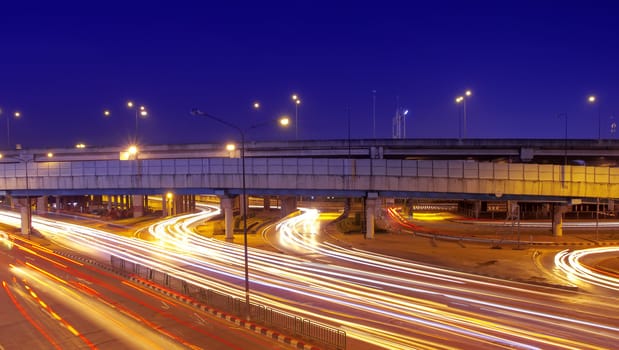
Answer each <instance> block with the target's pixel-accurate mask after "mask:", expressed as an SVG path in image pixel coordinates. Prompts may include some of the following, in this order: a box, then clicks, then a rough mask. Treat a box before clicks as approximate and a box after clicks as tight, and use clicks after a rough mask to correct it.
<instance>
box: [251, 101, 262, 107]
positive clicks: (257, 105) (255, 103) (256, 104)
mask: <svg viewBox="0 0 619 350" xmlns="http://www.w3.org/2000/svg"><path fill="white" fill-rule="evenodd" d="M253 106H254V109H260V102H258V101H256V102H254V104H253Z"/></svg>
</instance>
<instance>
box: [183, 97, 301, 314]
mask: <svg viewBox="0 0 619 350" xmlns="http://www.w3.org/2000/svg"><path fill="white" fill-rule="evenodd" d="M258 107H259V105H258ZM191 114H192V115H195V116H201V117H207V118H209V119H212V120H214V121H216V122H218V123H220V124H223V125H225V126H227V127H229V128H232V129H234V130H236V131H237V132H238V133H239V135H240V136H241V152H240V153H241V187H242V189H241V194H242V196H243V199H242V203H241V205H242V208H243V257H244V268H245V305H246V310H245V312H246V315H245V316H246V317H247V319H249V318H250V316H251V313H250V306H249V254H248V249H247V209H248V208H247V186H246V183H245V131H246V130H249V129H255V128H257V127H260V126H264V125H268V122H267V123H261V124H256V125H251V126H250V127H249V128H247V129H242V128H241V127H239V126H237V125H236V124H233V123H231V122H229V121H227V120H224V119H221V118H219V117H216V116H214V115H212V114H209V113H206V112H202V111H200V110H199V109H197V108H194V109H193V110H191ZM289 123H290V121H289V119H288V118H287V117H282V118H281V119H280V120H279V124H280V125H282V126H288V125H289ZM227 147H229V146H227ZM228 149H229V148H228Z"/></svg>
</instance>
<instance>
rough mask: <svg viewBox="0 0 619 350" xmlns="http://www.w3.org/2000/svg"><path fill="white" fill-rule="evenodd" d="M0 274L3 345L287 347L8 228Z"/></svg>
mask: <svg viewBox="0 0 619 350" xmlns="http://www.w3.org/2000/svg"><path fill="white" fill-rule="evenodd" d="M0 279H1V282H2V288H3V292H2V293H1V297H0V304H1V305H2V313H1V315H2V318H1V319H0V325H1V328H0V346H1V347H2V348H3V349H24V348H28V349H77V348H91V349H95V348H96V349H119V348H122V349H186V348H190V349H202V348H204V349H206V348H208V349H247V348H252V349H278V348H285V346H282V345H281V344H278V343H276V342H275V341H272V340H270V339H267V338H264V337H260V336H257V335H255V334H253V333H251V332H249V331H247V330H245V329H242V328H239V327H236V326H234V325H232V324H230V323H229V322H227V321H224V320H221V319H218V318H214V317H212V316H211V315H209V314H207V313H204V312H202V311H199V310H197V309H195V308H192V307H189V306H188V305H186V304H184V303H182V302H179V301H176V300H175V299H171V298H167V297H164V296H162V295H160V294H158V293H155V292H153V291H151V290H149V289H146V288H143V287H140V286H139V285H136V284H133V283H129V282H128V281H126V280H125V279H124V278H121V277H120V276H118V275H116V274H113V273H110V272H109V271H107V270H105V269H100V268H98V267H96V266H91V265H89V264H84V263H82V262H80V261H76V260H73V259H71V258H67V257H65V256H61V255H57V254H55V253H53V252H52V251H50V250H49V249H48V248H47V247H43V246H40V245H37V244H31V243H30V242H27V241H25V240H22V239H20V238H19V237H16V236H11V237H9V236H8V235H7V234H5V233H2V234H0ZM9 334H15V335H16V336H15V337H11V336H9Z"/></svg>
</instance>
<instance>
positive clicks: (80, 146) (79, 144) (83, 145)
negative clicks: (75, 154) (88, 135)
mask: <svg viewBox="0 0 619 350" xmlns="http://www.w3.org/2000/svg"><path fill="white" fill-rule="evenodd" d="M75 148H86V145H85V144H83V143H78V144H77V145H75Z"/></svg>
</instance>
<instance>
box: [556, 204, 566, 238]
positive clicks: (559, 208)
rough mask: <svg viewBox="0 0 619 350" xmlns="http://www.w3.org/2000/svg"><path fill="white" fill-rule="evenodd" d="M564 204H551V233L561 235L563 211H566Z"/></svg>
mask: <svg viewBox="0 0 619 350" xmlns="http://www.w3.org/2000/svg"><path fill="white" fill-rule="evenodd" d="M567 208H568V206H567V205H566V204H553V206H552V235H553V236H555V237H561V236H563V213H565V212H566V211H567Z"/></svg>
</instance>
